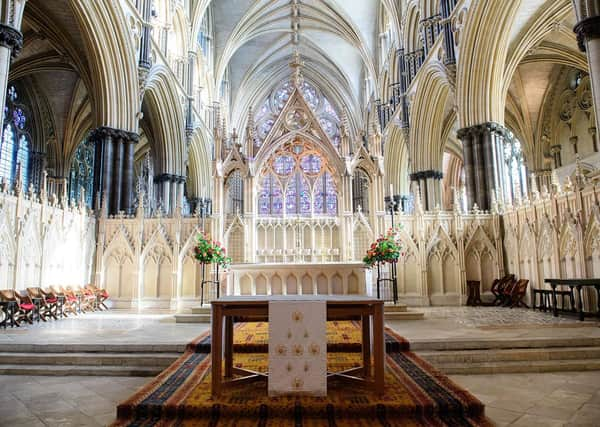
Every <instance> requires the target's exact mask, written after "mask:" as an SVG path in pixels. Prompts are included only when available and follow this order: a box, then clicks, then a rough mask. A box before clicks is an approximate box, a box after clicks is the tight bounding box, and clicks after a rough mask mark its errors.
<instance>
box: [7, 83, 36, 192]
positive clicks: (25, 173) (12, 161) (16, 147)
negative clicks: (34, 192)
mask: <svg viewBox="0 0 600 427" xmlns="http://www.w3.org/2000/svg"><path fill="white" fill-rule="evenodd" d="M18 99H19V95H18V92H17V90H16V88H15V87H14V86H10V87H9V88H8V92H7V103H6V107H5V108H4V123H5V124H4V128H3V129H2V138H1V139H0V177H1V178H4V179H5V180H6V181H7V182H8V183H9V184H13V183H14V182H15V179H16V177H17V170H20V172H21V176H20V179H21V182H22V189H25V190H28V189H29V183H30V179H31V148H32V147H31V143H30V136H29V133H28V130H27V125H28V120H27V114H26V113H25V107H24V106H23V105H20V104H17V101H18ZM18 166H19V167H18Z"/></svg>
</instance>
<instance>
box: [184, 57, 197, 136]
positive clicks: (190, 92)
mask: <svg viewBox="0 0 600 427" xmlns="http://www.w3.org/2000/svg"><path fill="white" fill-rule="evenodd" d="M195 70H196V52H194V51H189V52H188V73H187V74H188V78H187V87H186V90H187V96H188V103H187V116H186V120H185V127H186V129H187V130H188V131H189V130H192V129H193V128H194V75H195Z"/></svg>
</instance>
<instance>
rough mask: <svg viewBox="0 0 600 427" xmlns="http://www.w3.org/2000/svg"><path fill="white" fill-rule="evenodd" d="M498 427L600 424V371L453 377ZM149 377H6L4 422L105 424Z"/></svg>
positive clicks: (1, 385) (1, 396) (16, 425)
mask: <svg viewBox="0 0 600 427" xmlns="http://www.w3.org/2000/svg"><path fill="white" fill-rule="evenodd" d="M451 378H452V379H453V380H454V381H456V382H457V383H458V384H460V385H462V386H463V387H466V388H467V389H468V390H470V391H471V392H472V393H473V394H474V395H475V396H477V397H478V398H479V399H481V400H482V401H483V402H484V403H485V405H486V413H487V415H488V416H489V417H490V418H491V419H492V421H494V423H496V425H498V426H508V425H511V426H515V427H517V426H518V427H535V426H544V427H554V426H556V427H558V426H590V427H597V426H598V425H600V372H585V373H577V372H576V373H569V374H501V375H493V376H490V375H458V376H452V377H451ZM147 381H149V379H148V378H122V377H112V378H98V377H66V378H64V377H60V378H56V377H22V376H19V377H11V376H0V417H1V418H0V425H3V426H11V427H36V426H62V427H67V426H105V425H107V424H109V423H111V422H112V421H114V418H115V407H116V405H117V403H118V402H120V401H122V400H124V399H125V398H127V397H128V396H129V395H131V394H132V393H133V392H134V391H135V390H136V389H137V388H138V387H140V386H141V385H143V384H145V383H146V382H147Z"/></svg>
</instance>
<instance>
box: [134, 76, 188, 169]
mask: <svg viewBox="0 0 600 427" xmlns="http://www.w3.org/2000/svg"><path fill="white" fill-rule="evenodd" d="M144 102H145V103H147V108H148V111H149V112H150V113H151V114H152V117H151V125H152V130H153V136H154V144H155V145H154V150H155V155H156V159H155V161H156V162H157V163H156V165H155V166H156V167H157V172H162V173H171V174H175V175H185V160H186V142H185V120H184V114H183V109H182V106H181V100H180V98H179V95H178V91H177V87H176V86H175V83H174V82H173V79H172V74H171V73H170V71H169V70H168V69H167V68H166V67H165V66H163V65H156V66H154V67H153V68H152V70H151V71H150V74H149V75H148V80H147V83H146V90H145V96H144Z"/></svg>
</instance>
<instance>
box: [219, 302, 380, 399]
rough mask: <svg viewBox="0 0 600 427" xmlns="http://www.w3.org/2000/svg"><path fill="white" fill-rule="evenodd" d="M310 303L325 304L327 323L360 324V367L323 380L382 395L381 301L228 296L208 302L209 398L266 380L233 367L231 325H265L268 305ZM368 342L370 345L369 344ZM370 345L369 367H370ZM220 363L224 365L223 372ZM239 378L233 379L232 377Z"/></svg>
mask: <svg viewBox="0 0 600 427" xmlns="http://www.w3.org/2000/svg"><path fill="white" fill-rule="evenodd" d="M282 300H283V301H314V300H324V301H326V303H327V320H360V321H361V323H362V359H363V365H362V366H360V367H358V368H352V369H349V370H347V371H343V372H336V373H333V372H331V373H329V372H328V373H327V378H328V379H330V378H334V377H335V378H342V379H345V380H349V381H352V382H358V383H361V384H364V385H367V386H368V387H369V388H371V389H373V390H374V391H375V392H376V393H378V394H382V393H383V385H384V369H385V342H384V332H383V301H382V300H378V299H375V298H370V297H366V296H362V295H357V296H349V295H323V296H319V295H306V296H303V295H297V296H281V295H278V296H237V297H233V296H228V297H223V298H219V299H217V300H214V301H212V339H211V341H212V342H211V358H212V368H211V369H212V371H211V373H212V394H213V395H214V396H218V395H220V393H221V390H222V389H224V388H226V387H231V386H234V385H235V384H239V383H241V382H245V381H249V380H255V379H257V378H261V377H262V378H264V377H267V376H268V374H264V373H259V372H254V371H248V370H245V369H239V368H234V367H233V323H234V322H235V321H240V320H241V321H252V322H268V320H269V301H282ZM371 340H372V341H371ZM371 342H372V344H373V360H374V362H373V366H371ZM223 361H224V362H225V364H224V368H223ZM234 374H237V375H242V376H243V377H238V378H234V377H233V375H234Z"/></svg>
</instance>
